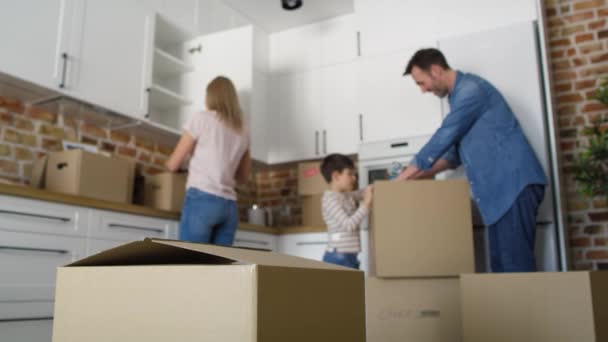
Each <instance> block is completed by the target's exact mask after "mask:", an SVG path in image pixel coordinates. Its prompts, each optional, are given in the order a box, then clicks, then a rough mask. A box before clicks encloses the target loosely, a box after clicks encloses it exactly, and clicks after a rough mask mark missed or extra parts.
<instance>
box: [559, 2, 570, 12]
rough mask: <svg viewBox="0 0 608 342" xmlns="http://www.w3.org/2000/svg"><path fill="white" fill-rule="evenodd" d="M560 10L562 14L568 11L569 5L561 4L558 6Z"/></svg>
mask: <svg viewBox="0 0 608 342" xmlns="http://www.w3.org/2000/svg"><path fill="white" fill-rule="evenodd" d="M560 11H561V12H562V14H566V13H570V5H569V4H566V5H563V6H562V7H560Z"/></svg>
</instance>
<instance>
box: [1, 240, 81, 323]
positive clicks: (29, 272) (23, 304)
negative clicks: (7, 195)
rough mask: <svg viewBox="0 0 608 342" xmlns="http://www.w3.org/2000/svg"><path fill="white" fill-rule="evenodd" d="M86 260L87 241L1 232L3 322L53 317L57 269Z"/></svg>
mask: <svg viewBox="0 0 608 342" xmlns="http://www.w3.org/2000/svg"><path fill="white" fill-rule="evenodd" d="M84 256H85V238H84V237H66V236H58V235H48V234H38V233H27V232H25V233H18V232H12V231H3V230H0V288H1V289H2V291H0V320H3V319H31V318H41V317H51V316H52V315H53V311H52V303H53V300H54V298H55V271H56V268H57V267H59V266H62V265H65V264H68V263H70V262H73V261H76V260H78V259H80V258H82V257H84Z"/></svg>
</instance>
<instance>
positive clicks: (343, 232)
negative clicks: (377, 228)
mask: <svg viewBox="0 0 608 342" xmlns="http://www.w3.org/2000/svg"><path fill="white" fill-rule="evenodd" d="M354 169H355V165H354V163H353V161H352V160H351V159H350V158H348V157H347V156H345V155H342V154H330V155H328V156H327V157H325V159H323V162H322V163H321V174H322V175H323V178H324V179H325V181H326V182H327V183H328V184H329V190H327V191H325V192H324V193H323V197H322V199H321V212H322V214H323V220H324V221H325V224H326V225H327V232H328V234H329V240H328V241H329V242H328V244H327V249H326V251H325V254H324V256H323V261H325V262H329V263H332V264H337V265H342V266H346V267H351V268H356V269H358V268H359V260H358V259H357V254H358V253H359V252H360V251H361V241H360V237H359V226H360V225H361V222H362V221H363V219H365V217H367V215H369V211H370V209H371V204H372V187H371V186H368V187H366V188H365V189H362V190H359V191H353V189H354V188H355V183H356V177H355V174H354ZM357 200H362V203H361V205H360V206H359V207H358V208H357Z"/></svg>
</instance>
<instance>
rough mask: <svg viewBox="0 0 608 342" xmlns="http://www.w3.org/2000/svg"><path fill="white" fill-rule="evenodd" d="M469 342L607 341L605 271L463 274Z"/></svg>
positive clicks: (464, 319) (607, 275)
mask: <svg viewBox="0 0 608 342" xmlns="http://www.w3.org/2000/svg"><path fill="white" fill-rule="evenodd" d="M461 287H462V290H461V291H462V315H463V316H462V322H463V335H464V340H465V341H467V342H488V341H492V342H512V341H530V342H532V341H533V342H571V341H576V342H600V341H602V342H603V341H608V272H606V271H597V272H543V273H540V272H539V273H536V272H533V273H502V274H466V275H463V276H462V281H461Z"/></svg>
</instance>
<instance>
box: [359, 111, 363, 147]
mask: <svg viewBox="0 0 608 342" xmlns="http://www.w3.org/2000/svg"><path fill="white" fill-rule="evenodd" d="M359 140H360V141H363V114H359Z"/></svg>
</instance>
